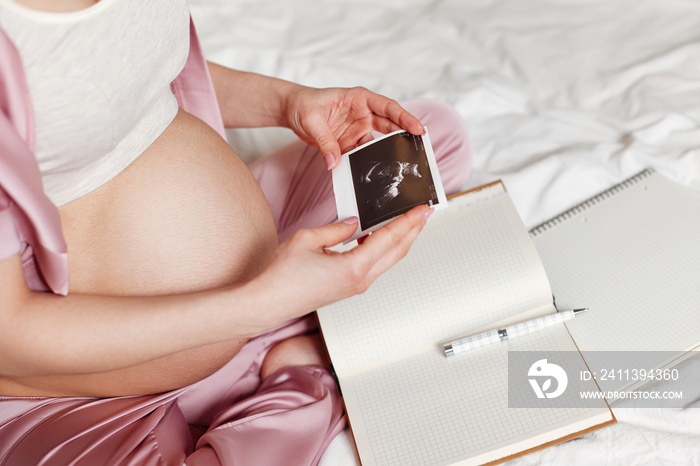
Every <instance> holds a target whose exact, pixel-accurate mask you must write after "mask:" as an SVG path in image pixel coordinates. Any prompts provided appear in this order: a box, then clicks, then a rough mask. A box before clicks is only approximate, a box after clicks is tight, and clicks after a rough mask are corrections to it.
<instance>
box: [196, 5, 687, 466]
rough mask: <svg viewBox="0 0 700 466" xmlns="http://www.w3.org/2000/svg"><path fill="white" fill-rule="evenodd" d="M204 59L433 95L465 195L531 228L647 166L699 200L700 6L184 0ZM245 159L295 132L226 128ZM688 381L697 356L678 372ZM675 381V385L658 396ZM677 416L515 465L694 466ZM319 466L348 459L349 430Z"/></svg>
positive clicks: (651, 415) (622, 418) (630, 415)
mask: <svg viewBox="0 0 700 466" xmlns="http://www.w3.org/2000/svg"><path fill="white" fill-rule="evenodd" d="M190 6H191V10H192V15H193V18H194V20H195V24H196V25H197V27H198V31H199V34H200V38H201V40H202V43H203V46H204V49H205V52H206V54H207V56H208V58H209V59H211V60H213V61H216V62H219V63H222V64H224V65H227V66H231V67H234V68H237V69H242V70H249V71H255V72H258V73H262V74H267V75H272V76H277V77H281V78H285V79H289V80H292V81H296V82H299V83H302V84H307V85H311V86H322V87H328V86H356V85H361V86H365V87H368V88H370V89H372V90H374V91H377V92H379V93H383V94H385V95H388V96H391V97H393V98H395V99H397V100H401V99H409V98H415V97H431V98H434V99H438V100H442V101H445V102H448V103H450V104H451V105H453V106H454V107H455V108H456V109H457V111H458V112H459V113H460V115H461V116H462V117H463V119H464V121H465V123H466V124H467V126H468V128H469V131H470V134H471V138H472V144H473V148H474V169H473V173H472V175H471V176H470V179H469V181H468V183H467V185H466V186H465V188H468V187H473V186H477V185H479V184H482V183H484V182H488V181H492V180H494V179H499V178H500V179H502V180H503V181H504V183H505V186H506V188H507V189H508V191H509V193H510V195H511V197H512V199H513V201H514V203H515V205H516V207H517V209H518V211H519V213H520V215H521V217H522V218H523V221H524V222H525V224H526V226H528V227H533V226H535V225H537V224H539V223H541V222H542V221H544V220H546V219H548V218H550V217H552V216H554V215H556V214H558V213H559V212H561V211H563V210H566V209H567V208H568V207H570V206H572V205H574V204H576V203H577V202H580V201H582V200H584V199H587V198H588V197H591V196H592V195H594V194H596V193H597V192H599V191H602V190H604V189H605V188H607V187H609V186H611V185H613V184H615V183H617V182H619V181H621V180H623V179H624V178H627V177H629V176H631V175H633V174H635V173H637V172H638V171H640V170H642V169H643V168H644V167H653V168H655V169H656V170H657V171H659V172H661V173H663V174H664V175H666V176H668V177H669V178H671V179H673V180H675V181H677V182H678V183H681V184H683V185H686V186H688V187H689V188H691V189H693V190H694V191H695V192H696V193H698V195H700V59H699V58H700V2H696V1H693V0H634V1H633V0H615V1H605V0H519V1H502V0H470V1H465V0H384V1H382V2H369V1H366V0H190ZM228 135H229V140H230V141H229V142H230V143H231V145H232V146H233V147H234V148H235V149H236V150H237V151H238V153H239V154H240V155H241V156H242V157H243V158H244V160H246V161H248V162H249V161H252V160H255V159H256V158H257V157H260V156H261V155H264V154H266V153H269V152H271V151H272V150H274V149H276V148H278V147H280V146H282V145H284V144H286V143H287V142H289V141H290V140H292V139H293V135H292V134H291V133H290V132H289V131H288V130H284V129H278V128H272V129H271V128H266V129H256V130H250V129H241V130H229V134H228ZM681 367H682V368H683V370H684V371H690V372H693V373H695V374H697V373H700V358H699V357H695V358H693V359H691V360H689V361H686V362H685V363H683V364H682V366H681ZM671 388H673V387H671ZM684 400H686V401H687V406H688V407H689V408H687V409H678V410H671V409H650V408H647V409H642V408H625V407H624V402H619V403H617V404H615V405H614V407H613V410H614V412H615V415H616V416H617V419H618V421H619V422H618V424H616V425H614V426H612V427H609V428H606V429H603V430H600V431H597V432H594V433H592V434H588V435H586V436H585V437H583V438H580V439H577V440H573V441H570V442H567V443H565V444H562V445H558V446H556V447H552V448H548V449H546V450H544V451H541V452H537V453H534V454H532V455H528V456H526V457H523V458H520V459H517V460H515V461H514V462H513V464H527V465H530V464H562V463H566V464H679V465H681V464H682V465H685V464H700V410H698V409H690V406H695V407H696V408H697V407H700V387H698V386H691V387H688V388H687V389H686V391H685V392H684ZM321 464H322V465H356V464H359V462H358V460H357V457H356V453H355V451H354V446H353V444H352V439H351V435H350V434H349V432H348V431H347V430H346V431H345V432H344V433H343V434H341V435H340V436H339V437H338V438H337V439H336V440H335V441H334V442H333V443H332V444H331V446H330V448H329V450H328V451H327V452H326V455H325V456H324V458H323V460H322V462H321Z"/></svg>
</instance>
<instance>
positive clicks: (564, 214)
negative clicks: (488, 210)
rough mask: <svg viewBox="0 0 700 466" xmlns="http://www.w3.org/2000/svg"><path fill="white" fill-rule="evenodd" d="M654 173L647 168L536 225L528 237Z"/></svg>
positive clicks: (567, 218) (563, 220)
mask: <svg viewBox="0 0 700 466" xmlns="http://www.w3.org/2000/svg"><path fill="white" fill-rule="evenodd" d="M653 173H654V169H653V168H647V169H645V170H643V171H641V172H639V173H637V174H636V175H634V176H632V177H630V178H627V179H626V180H624V181H622V182H620V183H618V184H616V185H615V186H613V187H611V188H609V189H607V190H605V191H603V192H601V193H600V194H597V195H595V196H593V197H592V198H590V199H587V200H585V201H583V202H581V203H580V204H577V205H575V206H574V207H572V208H570V209H569V210H567V211H565V212H562V213H561V214H559V215H557V216H556V217H553V218H551V219H549V220H547V221H546V222H544V223H542V224H540V225H537V226H536V227H534V228H533V229H531V230H530V236H531V237H533V238H534V237H535V236H537V235H540V234H542V233H544V232H545V231H547V230H549V229H550V228H553V227H555V226H556V225H559V224H560V223H563V222H566V221H567V220H569V219H570V218H572V217H575V216H577V215H579V214H580V213H582V212H585V211H586V210H588V209H590V208H591V207H594V206H596V205H598V204H600V203H601V202H605V201H606V200H607V199H610V198H611V197H613V196H615V195H617V194H618V193H620V192H622V191H624V190H625V189H627V188H629V187H630V186H633V185H635V184H637V183H639V182H640V181H643V180H645V179H647V178H649V177H650V176H651V175H652V174H653Z"/></svg>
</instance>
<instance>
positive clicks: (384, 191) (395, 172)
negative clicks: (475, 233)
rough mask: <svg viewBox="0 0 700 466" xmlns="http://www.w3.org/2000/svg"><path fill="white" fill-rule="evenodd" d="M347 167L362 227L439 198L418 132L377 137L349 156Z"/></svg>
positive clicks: (432, 202)
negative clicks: (380, 138)
mask: <svg viewBox="0 0 700 466" xmlns="http://www.w3.org/2000/svg"><path fill="white" fill-rule="evenodd" d="M350 170H351V172H352V179H353V184H354V186H355V197H356V200H357V209H358V213H359V217H360V226H361V228H362V230H366V229H368V228H371V227H373V226H375V225H377V224H379V223H381V222H383V221H385V220H389V219H391V218H394V217H397V216H399V215H401V214H403V213H405V212H407V211H408V210H410V209H411V208H412V207H415V206H417V205H421V204H428V205H433V204H436V203H437V202H438V197H437V193H436V190H435V185H434V183H433V177H432V175H431V174H430V167H429V165H428V158H427V156H426V153H425V147H424V146H423V141H422V139H421V137H420V136H413V135H412V134H410V133H407V132H403V133H398V134H396V135H394V136H391V137H388V138H386V139H382V140H381V141H377V142H375V143H374V144H371V145H369V146H367V147H366V148H364V149H363V150H361V151H358V152H356V153H354V154H352V155H351V156H350Z"/></svg>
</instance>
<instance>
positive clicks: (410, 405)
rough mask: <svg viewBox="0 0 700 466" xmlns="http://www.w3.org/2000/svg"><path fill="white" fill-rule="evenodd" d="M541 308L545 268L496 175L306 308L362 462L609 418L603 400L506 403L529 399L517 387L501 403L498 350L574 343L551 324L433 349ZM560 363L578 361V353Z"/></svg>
mask: <svg viewBox="0 0 700 466" xmlns="http://www.w3.org/2000/svg"><path fill="white" fill-rule="evenodd" d="M348 247H351V245H348ZM553 312H556V309H555V308H554V306H553V303H552V292H551V289H550V287H549V283H548V280H547V276H546V274H545V271H544V269H543V267H542V264H541V262H540V260H539V257H538V255H537V252H536V250H535V247H534V245H533V244H532V240H531V239H530V237H529V235H528V233H527V230H526V229H525V227H524V226H523V224H522V221H521V220H520V217H519V216H518V214H517V212H516V210H515V208H514V206H513V203H512V201H511V199H510V197H509V196H508V194H507V193H506V191H505V189H504V188H503V185H502V184H501V183H495V184H492V185H488V186H486V187H483V188H481V189H478V190H476V191H474V192H470V193H467V194H465V195H462V196H459V197H457V198H455V199H453V200H451V201H450V206H449V208H448V209H445V210H443V211H437V212H435V213H434V214H433V216H432V217H431V218H430V220H429V222H428V224H427V225H426V227H425V229H424V230H423V232H422V233H421V234H420V236H419V238H418V240H417V241H416V242H415V244H414V245H413V247H412V249H411V251H410V252H409V254H408V255H407V256H406V257H405V258H404V259H403V260H402V261H401V262H400V263H399V264H397V265H396V266H395V267H393V268H392V269H390V270H389V271H388V272H387V273H385V274H384V275H382V276H381V277H380V278H379V279H378V280H377V281H376V282H375V283H374V284H373V285H372V286H371V287H370V289H369V290H368V291H367V292H365V293H364V294H362V295H358V296H354V297H352V298H350V299H346V300H343V301H341V302H339V303H335V304H334V305H331V306H328V307H326V308H323V309H321V310H319V311H318V316H319V322H320V326H321V331H322V334H323V337H324V339H325V341H326V346H327V348H328V351H329V354H330V356H331V360H332V362H333V366H334V369H335V371H336V374H337V376H338V380H339V383H340V387H341V390H342V393H343V398H344V401H345V405H346V409H347V412H348V418H349V422H350V426H351V429H352V432H353V436H354V438H355V442H356V444H357V448H358V452H359V456H360V460H361V461H362V464H363V465H374V464H382V465H401V466H406V465H438V464H482V463H487V462H492V461H501V460H504V459H507V458H509V457H512V456H513V455H518V454H521V453H522V452H524V451H527V450H530V449H533V448H539V447H541V446H543V445H547V444H550V443H556V442H558V441H561V440H562V439H567V438H571V436H575V435H578V434H581V433H582V432H585V431H586V430H588V429H591V428H594V427H596V426H602V425H605V424H606V423H610V422H614V418H613V416H612V413H611V411H610V409H609V408H608V407H607V404H606V403H605V401H604V400H591V401H590V402H587V405H586V406H581V405H579V406H578V407H576V408H571V407H569V408H547V407H544V408H534V409H533V408H509V402H513V399H514V397H515V398H517V397H533V396H534V395H533V392H532V391H531V390H529V387H528V389H527V390H523V391H522V392H518V393H510V400H509V393H508V384H509V380H508V353H509V351H513V350H528V351H545V352H557V351H574V352H575V351H577V350H576V346H575V344H574V341H573V340H572V338H571V336H570V335H569V333H568V332H567V330H566V328H565V327H564V325H562V324H559V325H557V326H555V327H551V328H549V329H546V330H542V331H539V332H536V333H532V334H529V335H525V336H521V337H518V338H516V339H512V340H510V341H506V342H502V343H497V344H494V345H490V346H486V347H483V348H479V349H477V350H474V351H471V352H469V353H463V354H460V355H456V356H454V357H452V358H447V357H445V354H444V352H443V350H442V343H443V342H445V341H448V340H451V339H454V338H456V337H461V336H465V335H470V334H473V333H477V332H480V331H484V330H490V329H492V328H497V327H500V326H502V325H506V324H511V323H516V322H519V321H523V320H526V319H529V318H533V317H537V316H540V315H544V314H549V313H553ZM533 362H534V361H533ZM569 369H570V370H571V371H572V373H578V372H579V371H581V370H585V369H586V366H585V363H584V361H583V359H582V358H581V357H580V355H578V359H577V360H576V361H574V362H573V363H571V367H569ZM570 379H573V377H571V378H570ZM570 383H572V384H574V383H580V384H584V382H581V381H575V380H570ZM526 385H527V384H526ZM587 388H588V389H589V390H597V387H596V386H595V383H594V382H590V381H589V386H588V387H587Z"/></svg>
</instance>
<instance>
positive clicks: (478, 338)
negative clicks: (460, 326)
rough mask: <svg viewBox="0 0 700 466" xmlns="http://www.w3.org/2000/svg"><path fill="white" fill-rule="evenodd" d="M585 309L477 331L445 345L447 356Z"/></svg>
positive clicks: (552, 322) (575, 314)
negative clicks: (480, 331)
mask: <svg viewBox="0 0 700 466" xmlns="http://www.w3.org/2000/svg"><path fill="white" fill-rule="evenodd" d="M587 310H588V308H585V309H569V310H568V311H559V312H556V313H554V314H547V315H546V316H542V317H537V318H536V319H532V320H526V321H525V322H519V323H517V324H513V325H508V326H506V327H503V328H499V329H495V330H489V331H488V332H483V333H477V334H476V335H471V336H468V337H465V338H460V339H459V340H454V341H451V342H449V343H445V344H444V345H443V350H444V351H445V356H447V357H450V356H454V355H455V354H457V353H462V352H464V351H469V350H473V349H476V348H481V347H482V346H486V345H490V344H491V343H497V342H499V341H503V340H506V339H508V338H510V337H517V336H518V335H525V334H526V333H530V332H534V331H535V330H540V329H543V328H547V327H551V326H552V325H554V324H559V323H562V322H566V321H567V320H571V319H573V318H574V317H576V316H577V315H579V314H582V313H584V312H586V311H587Z"/></svg>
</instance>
